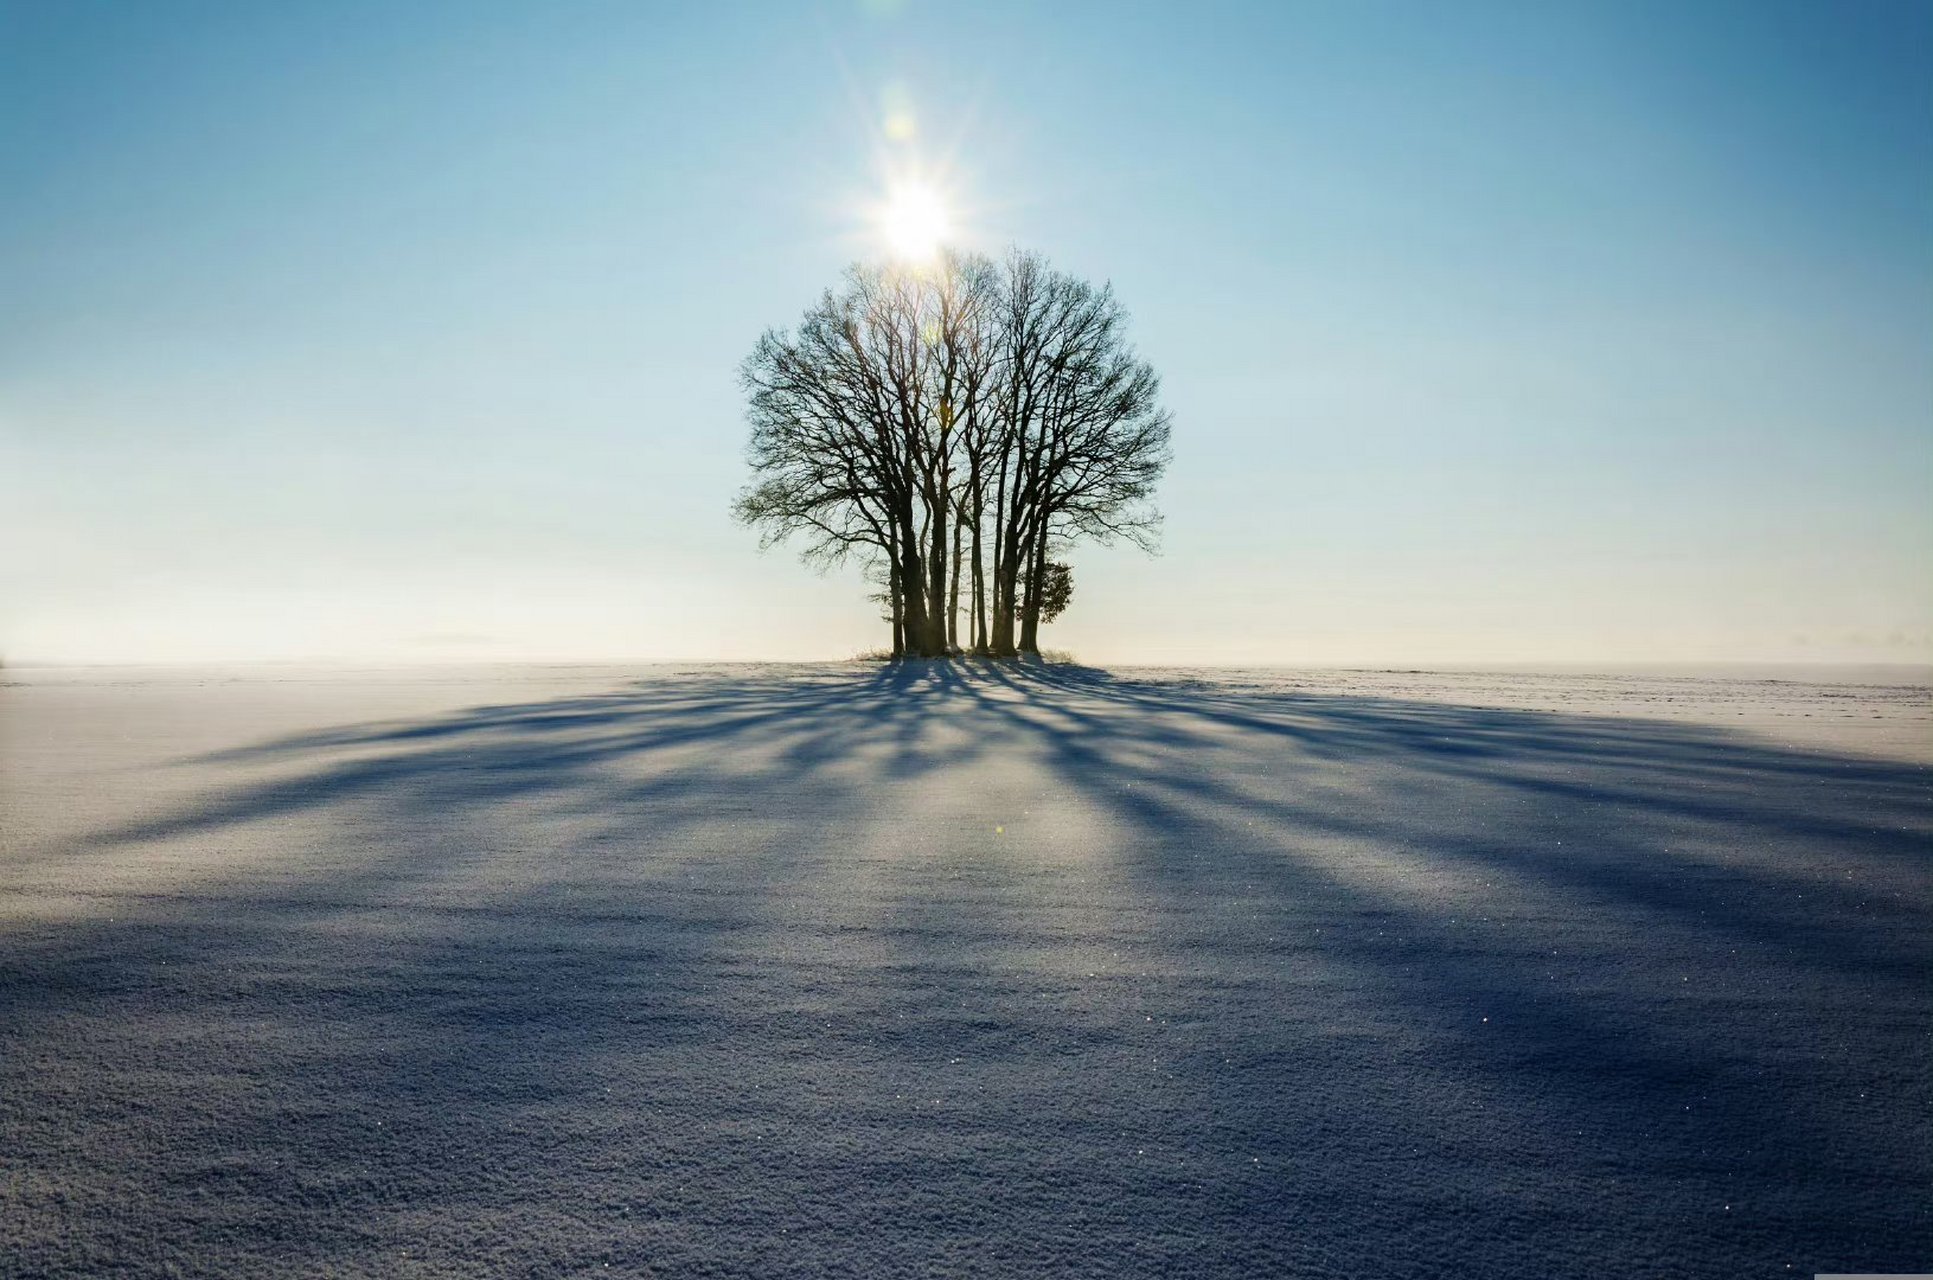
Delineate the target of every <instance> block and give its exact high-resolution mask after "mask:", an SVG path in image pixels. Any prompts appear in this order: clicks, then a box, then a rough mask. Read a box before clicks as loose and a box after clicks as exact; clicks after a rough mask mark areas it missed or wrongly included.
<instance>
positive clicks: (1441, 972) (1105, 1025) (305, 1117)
mask: <svg viewBox="0 0 1933 1280" xmlns="http://www.w3.org/2000/svg"><path fill="white" fill-rule="evenodd" d="M1929 763H1933V694H1929V691H1928V689H1927V688H1926V687H1924V685H1921V684H1916V683H1911V682H1905V683H1893V682H1889V680H1888V679H1887V678H1885V673H1881V678H1880V679H1879V680H1878V681H1877V682H1872V681H1870V680H1868V682H1866V683H1846V682H1844V681H1843V680H1837V679H1827V678H1825V677H1824V675H1822V674H1821V673H1817V672H1811V671H1800V672H1797V673H1785V674H1784V675H1783V676H1781V677H1779V678H1770V677H1767V676H1765V675H1764V674H1762V673H1761V674H1751V673H1744V674H1738V673H1734V674H1732V675H1729V676H1727V677H1726V678H1713V677H1709V676H1706V677H1692V676H1685V675H1668V674H1662V673H1658V672H1635V673H1632V672H1627V673H1622V674H1617V675H1612V676H1586V675H1577V674H1570V673H1553V672H1546V673H1541V674H1529V675H1513V674H1500V673H1486V672H1462V673H1429V672H1408V671H1404V672H1354V671H1319V672H1285V671H1208V670H1156V669H1128V670H1124V671H1121V672H1115V673H1108V672H1101V671H1094V670H1086V669H1078V668H1048V669H1045V670H1042V671H1035V672H1031V673H1016V672H1014V671H1012V670H1005V669H1001V670H996V669H991V668H983V667H972V666H965V667H959V666H946V665H936V666H931V667H927V666H917V665H915V666H910V667H886V666H862V665H857V664H840V665H825V666H732V667H723V666H721V667H703V666H660V667H652V668H644V669H626V668H617V667H498V668H488V669H485V668H474V669H457V668H449V669H439V668H422V669H413V670H404V669H398V670H387V671H376V670H366V671H314V670H299V669H276V668H255V669H247V670H244V669H236V670H233V671H219V672H217V671H187V670H173V671H163V670H147V671H144V670H136V669H130V668H121V669H115V668H97V669H91V670H79V669H69V670H61V669H53V668H27V669H22V670H11V669H10V670H7V671H4V672H0V1275H4V1276H12V1275H20V1276H82V1275H90V1276H91V1275H99V1274H103V1273H111V1272H112V1271H113V1270H114V1269H115V1268H121V1269H124V1270H125V1271H126V1272H127V1273H128V1274H135V1275H163V1274H170V1272H169V1270H168V1269H169V1268H171V1267H172V1268H175V1269H177V1270H178V1271H179V1272H180V1273H181V1274H208V1275H223V1276H259V1277H284V1276H292V1275H310V1274H330V1275H344V1276H391V1275H404V1276H408V1275H415V1276H475V1275H479V1274H503V1275H534V1276H550V1275H605V1274H715V1275H740V1274H760V1275H809V1274H828V1273H829V1274H846V1275H863V1276H885V1277H890V1276H916V1275H917V1276H924V1275H932V1274H976V1275H1039V1276H1049V1275H1094V1276H1102V1275H1159V1276H1209V1275H1215V1276H1258V1275H1309V1276H1324V1277H1332V1276H1363V1277H1370V1276H1377V1277H1383V1276H1429V1275H1458V1276H1465V1275H1467V1276H1495V1277H1523V1278H1525V1280H1530V1278H1532V1277H1540V1278H1541V1277H1559V1276H1576V1277H1585V1276H1591V1277H1597V1276H1606V1275H1694V1276H1725V1277H1733V1276H1756V1275H1763V1276H1772V1275H1811V1274H1812V1273H1814V1272H1820V1271H1840V1272H1859V1271H1868V1272H1884V1271H1911V1270H1915V1269H1919V1270H1924V1269H1925V1267H1926V1265H1927V1259H1928V1258H1929V1257H1933V1213H1930V1212H1929V1209H1928V1207H1927V1206H1928V1204H1929V1203H1933V1200H1929V1197H1928V1196H1927V1195H1926V1191H1927V1188H1928V1186H1929V1183H1933V1114H1930V1113H1929V1111H1928V1109H1927V1105H1926V1104H1927V1099H1928V1097H1929V1096H1933V1056H1929V1053H1928V1050H1927V1033H1928V1029H1929V1027H1933V983H1929V982H1928V980H1927V975H1928V974H1929V973H1933V864H1930V863H1929V853H1930V852H1933V839H1930V837H1933V774H1929V771H1928V765H1929Z"/></svg>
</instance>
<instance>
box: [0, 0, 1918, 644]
mask: <svg viewBox="0 0 1933 1280" xmlns="http://www.w3.org/2000/svg"><path fill="white" fill-rule="evenodd" d="M1929 50H1933V16H1929V14H1928V11H1926V10H1925V9H1923V8H1919V7H1916V6H1912V5H1907V4H1878V3H1867V4H1859V5H1851V6H1842V7H1837V8H1833V9H1830V10H1827V9H1823V8H1815V7H1810V6H1803V5H1796V4H1794V5H1757V4H1753V5H1745V4H1735V5H1732V4H1709V5H1701V6H1697V7H1695V8H1686V7H1680V6H1665V5H1617V6H1610V5H1605V6H1573V7H1566V8H1565V9H1564V10H1563V11H1562V12H1536V11H1527V10H1523V9H1521V8H1505V7H1501V6H1499V7H1487V8H1470V9H1464V10H1460V11H1457V12H1454V13H1452V12H1449V11H1429V10H1426V9H1423V8H1421V7H1402V6H1388V7H1384V6H1361V7H1351V8H1349V9H1348V10H1346V11H1345V10H1343V9H1340V8H1335V7H1322V6H1314V5H1253V6H1245V5H1226V6H1219V7H1211V8H1208V9H1205V10H1201V11H1199V13H1197V11H1194V10H1190V11H1187V12H1183V11H1180V10H1176V11H1172V12H1167V13H1158V12H1137V13H1119V12H1115V11H1114V10H1113V9H1112V8H1110V7H1107V6H1083V5H1067V6H1056V7H1054V8H1053V9H1051V10H1047V9H1033V8H1029V7H1024V6H1002V5H994V6H990V7H984V8H978V9H976V10H974V11H973V12H972V13H968V12H966V11H965V10H962V9H957V8H947V7H942V6H937V5H925V4H919V3H914V2H910V0H909V2H908V3H904V4H879V3H875V4H838V5H821V6H818V7H815V8H793V7H780V6H770V7H764V8H759V9H756V10H755V11H754V12H753V13H752V15H751V16H747V15H745V14H737V13H735V14H722V13H717V12H711V11H706V12H686V13H670V12H650V11H646V10H642V9H637V8H633V7H630V6H621V5H617V4H605V3H584V4H575V5H566V6H561V7H545V8H543V9H542V10H541V11H540V10H539V9H537V8H536V7H532V6H516V5H509V4H470V5H455V4H450V5H435V4H428V5H422V6H413V7H411V8H410V9H408V10H407V11H401V10H396V9H394V8H388V7H383V6H376V5H356V4H349V5H334V6H328V7H326V8H324V7H320V6H316V7H309V6H275V7H272V8H270V7H249V6H241V5H220V4H194V5H188V4H183V5H168V6H147V5H133V4H97V5H90V6H58V7H57V6H27V5H19V4H15V5H0V95H4V97H0V105H3V106H4V110H3V111H0V185H4V187H5V189H6V190H7V191H8V193H9V198H8V199H7V200H6V201H4V202H0V296H3V297H5V298H6V299H7V300H8V304H9V305H8V306H6V307H5V308H4V309H0V538H4V539H5V541H6V543H7V545H9V546H10V547H11V548H13V549H14V550H15V554H14V555H11V556H9V557H8V558H7V559H6V562H5V563H4V564H3V565H0V654H3V655H4V656H5V657H6V658H7V660H8V661H10V662H15V661H22V662H34V661H39V662H63V661H74V662H92V661H134V662H140V661H180V660H191V661H222V660H230V659H260V658H278V659H279V658H288V659H308V658H349V659H356V660H398V659H438V660H441V659H479V660H511V659H519V658H557V659H586V660H596V659H610V660H618V659H623V660H646V659H659V658H678V659H685V658H697V657H710V658H721V659H735V658H774V659H792V658H797V659H807V658H834V657H843V656H846V655H847V654H850V653H852V652H854V651H856V650H861V649H870V648H877V647H879V646H880V644H881V643H882V641H883V639H884V624H883V623H881V622H879V621H877V620H876V614H877V609H876V608H875V607H874V606H872V605H871V604H869V603H868V602H867V600H866V594H867V591H868V590H869V588H868V587H867V586H866V585H865V584H863V583H862V581H861V580H860V577H859V575H858V574H857V573H856V572H854V571H851V570H849V569H848V570H835V571H833V572H832V573H831V574H829V575H828V576H827V577H825V578H823V579H820V578H815V577H813V576H812V575H811V574H808V573H802V572H800V570H799V568H798V566H797V565H796V564H794V563H793V560H792V557H791V556H790V555H789V554H788V553H786V552H784V551H779V550H774V551H771V552H768V553H766V554H764V555H760V554H758V552H757V550H756V538H755V536H754V535H753V534H751V533H749V532H748V531H746V530H744V529H741V528H739V527H736V526H735V525H733V524H732V522H731V520H730V517H729V512H728V509H727V508H728V503H729V501H730V498H731V495H732V494H733V492H734V491H735V490H737V489H738V488H739V486H740V485H741V484H742V483H743V482H744V480H745V459H744V447H745V434H746V429H745V405H744V401H743V396H742V394H741V392H740V389H739V387H738V386H737V384H736V382H735V381H734V371H735V369H736V368H737V367H738V365H739V363H740V361H741V360H742V359H743V358H744V357H745V355H746V352H747V351H748V350H749V349H750V347H751V346H752V344H753V342H754V341H755V340H756V339H757V337H758V335H759V333H760V332H761V331H762V330H764V329H766V328H768V327H772V326H783V325H788V324H791V323H793V322H794V321H795V320H796V319H797V317H798V316H799V314H800V313H801V311H802V310H803V309H804V308H806V307H807V306H808V305H809V304H811V303H812V302H813V300H814V299H815V298H817V297H818V295H819V294H820V292H821V291H822V290H824V289H825V288H827V287H828V286H830V285H831V284H833V283H834V282H835V281H836V279H837V278H838V276H839V273H840V272H841V270H842V269H843V268H844V267H845V266H846V265H847V264H848V263H850V262H852V261H854V260H872V259H878V258H881V257H884V256H890V255H892V254H895V253H900V254H903V253H906V252H909V251H919V250H921V249H923V248H924V247H925V246H926V245H927V244H928V242H935V243H937V242H939V241H941V240H943V241H944V242H945V243H947V244H949V245H953V246H955V247H958V248H961V249H964V250H968V251H980V252H987V253H992V254H998V253H1000V252H1002V251H1003V250H1004V249H1005V248H1006V247H1007V246H1009V245H1018V246H1021V247H1023V248H1026V249H1029V250H1036V251H1039V252H1041V253H1044V254H1046V255H1047V256H1048V257H1050V258H1051V259H1052V260H1053V261H1054V262H1055V263H1056V264H1058V265H1059V266H1062V267H1064V268H1066V269H1068V270H1070V271H1072V272H1074V273H1076V274H1077V275H1079V276H1081V277H1084V278H1087V279H1091V280H1093V281H1096V282H1102V281H1106V282H1110V283H1111V284H1112V285H1113V287H1114V289H1115V291H1116V293H1117V295H1118V297H1119V298H1120V299H1121V301H1122V302H1123V303H1124V304H1125V306H1126V308H1127V310H1128V311H1129V312H1130V313H1131V315H1132V321H1133V337H1134V342H1135V347H1136V350H1137V351H1138V352H1139V354H1140V355H1141V356H1143V357H1145V358H1146V359H1147V360H1148V361H1149V362H1151V364H1152V366H1153V367H1154V368H1155V369H1156V370H1158V371H1159V373H1160V375H1161V378H1162V394H1163V398H1164V402H1165V404H1166V406H1167V407H1168V409H1169V410H1170V411H1171V412H1172V415H1173V420H1174V462H1173V465H1172V468H1171V469H1170V471H1169V473H1168V475H1167V477H1166V479H1165V480H1164V482H1163V484H1162V487H1161V489H1160V493H1159V498H1158V505H1159V506H1160V508H1161V510H1162V512H1163V513H1164V516H1165V526H1164V529H1163V533H1162V554H1161V555H1160V557H1159V558H1157V559H1154V560H1148V559H1145V558H1143V557H1141V556H1140V555H1139V554H1138V553H1135V552H1133V551H1132V550H1129V549H1116V550H1101V549H1095V548H1091V547H1082V548H1080V549H1078V551H1077V552H1076V553H1075V554H1074V555H1073V557H1072V562H1073V564H1074V567H1075V570H1076V574H1077V579H1076V580H1077V583H1078V587H1077V591H1076V594H1075V598H1074V601H1073V604H1072V606H1071V607H1070V608H1069V610H1068V611H1067V613H1066V616H1065V617H1064V618H1062V619H1060V620H1058V621H1056V622H1054V623H1052V624H1051V625H1050V626H1048V627H1047V628H1046V629H1045V630H1044V632H1043V637H1044V639H1043V643H1045V644H1047V645H1049V646H1051V647H1053V648H1063V649H1071V650H1073V651H1075V652H1076V653H1078V654H1079V655H1080V656H1081V657H1082V658H1083V659H1086V660H1090V661H1096V662H1153V663H1214V662H1226V663H1260V662H1270V663H1336V662H1363V663H1382V662H1389V663H1410V662H1422V663H1432V662H1434V663H1612V662H1640V661H1654V662H1713V661H1726V662H1731V661H1764V662H1785V663H1790V662H1806V661H1831V662H1856V663H1894V662H1912V663H1923V662H1926V661H1929V660H1933V579H1930V578H1929V575H1928V574H1927V572H1926V568H1927V565H1928V562H1929V553H1930V552H1933V513H1930V512H1929V507H1928V504H1927V503H1926V501H1925V497H1924V495H1925V492H1926V482H1927V480H1928V479H1929V476H1933V432H1929V425H1930V424H1933V242H1929V240H1928V238H1927V237H1926V235H1925V229H1926V227H1927V226H1928V225H1933V183H1929V182H1928V175H1929V172H1930V171H1933V124H1929V123H1928V122H1929V121H1933V52H1929Z"/></svg>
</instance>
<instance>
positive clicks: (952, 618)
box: [946, 512, 965, 653]
mask: <svg viewBox="0 0 1933 1280" xmlns="http://www.w3.org/2000/svg"><path fill="white" fill-rule="evenodd" d="M964 523H965V521H963V520H962V519H960V515H959V513H958V512H955V513H954V515H953V561H952V563H951V564H949V565H948V566H947V572H948V575H949V577H950V579H951V581H950V582H949V583H948V584H947V589H946V649H947V652H948V653H952V652H953V651H954V650H956V649H958V648H959V647H960V526H961V525H962V524H964Z"/></svg>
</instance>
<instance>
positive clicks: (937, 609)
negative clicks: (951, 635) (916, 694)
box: [925, 498, 946, 658]
mask: <svg viewBox="0 0 1933 1280" xmlns="http://www.w3.org/2000/svg"><path fill="white" fill-rule="evenodd" d="M932 508H933V510H932V516H933V531H932V532H933V546H932V551H933V553H932V555H931V556H929V557H928V558H927V562H926V572H927V584H926V586H927V595H926V601H927V617H926V630H927V640H926V645H925V649H926V656H928V657H929V658H937V657H939V656H940V655H941V654H943V653H945V652H946V500H945V499H944V498H941V499H940V500H939V501H938V502H935V503H933V504H932Z"/></svg>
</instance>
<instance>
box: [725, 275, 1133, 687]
mask: <svg viewBox="0 0 1933 1280" xmlns="http://www.w3.org/2000/svg"><path fill="white" fill-rule="evenodd" d="M1126 330H1127V316H1126V313H1125V312H1124V311H1123V310H1122V308H1121V306H1120V304H1119V303H1118V302H1117V301H1116V300H1115V298H1114V295H1113V293H1112V291H1111V290H1110V289H1108V288H1106V287H1101V288H1096V287H1095V286H1093V285H1090V284H1088V283H1086V282H1085V281H1081V280H1077V279H1075V278H1073V277H1071V276H1067V275H1064V274H1062V273H1059V272H1056V271H1054V270H1053V269H1052V268H1051V267H1049V266H1048V265H1047V263H1046V262H1045V260H1043V259H1042V258H1040V257H1039V256H1037V255H1034V254H1027V253H1021V252H1017V251H1016V252H1014V253H1012V254H1010V255H1008V257H1007V258H1006V259H1005V260H1004V261H1002V262H1000V263H997V264H996V263H994V262H991V261H989V260H988V259H985V258H982V257H977V256H966V255H948V256H946V257H944V258H943V259H942V260H941V261H940V262H939V263H938V264H937V265H935V266H934V267H932V268H930V269H924V270H915V269H911V268H893V267H880V266H863V265H862V266H855V267H853V268H851V269H850V270H848V271H847V273H846V276H845V279H844V282H843V284H842V286H841V288H839V289H838V290H836V291H830V292H827V293H826V294H824V295H823V296H822V297H821V298H820V299H819V301H818V302H817V303H816V304H814V305H813V306H812V307H811V308H810V309H808V310H807V312H806V313H805V315H804V317H803V318H802V319H801V321H800V323H799V325H798V327H797V328H796V329H795V330H793V331H791V332H789V333H788V332H781V331H777V330H774V331H768V332H767V333H766V334H765V335H764V336H763V337H761V338H760V339H759V341H758V344H757V345H756V346H755V347H754V348H753V350H752V354H751V355H750V356H749V357H748V358H747V359H746V361H745V363H744V365H743V366H742V367H741V370H740V378H741V382H742V384H743V386H744V388H745V391H746V396H747V417H748V420H749V422H750V425H751V438H750V442H749V444H748V446H747V461H748V462H749V463H750V465H751V469H752V480H751V483H750V484H748V485H747V486H746V488H745V489H744V490H743V491H741V493H740V494H739V496H738V499H737V501H736V503H735V505H734V514H735V515H736V516H737V517H738V519H740V520H741V521H743V522H744V523H746V524H748V525H751V526H754V527H756V528H758V529H759V531H760V533H761V536H762V544H763V545H764V546H767V547H769V546H772V545H774V544H777V543H780V542H788V541H789V542H796V543H798V544H799V545H800V549H801V552H802V554H803V556H804V558H805V559H806V560H807V561H808V562H809V563H813V564H816V565H818V566H819V567H821V568H827V567H830V566H832V565H834V564H838V563H841V562H843V561H845V560H847V559H848V558H853V557H857V558H859V559H860V560H862V561H863V562H864V563H865V564H866V565H867V566H868V573H869V575H870V576H871V577H873V578H874V579H876V580H880V584H881V585H882V586H883V588H884V590H885V592H886V594H887V597H888V603H889V609H888V615H889V617H890V619H891V621H892V627H893V652H894V654H895V655H904V654H916V655H926V656H931V655H937V654H942V653H946V652H950V651H953V650H956V649H959V648H961V647H963V646H961V644H960V626H959V623H960V614H961V612H962V599H961V588H962V574H963V571H965V578H966V587H967V591H968V598H967V599H966V601H965V605H966V612H967V614H968V617H967V642H968V647H971V648H972V649H973V650H975V651H976V652H983V653H994V654H999V655H1006V656H1011V655H1013V654H1015V653H1017V652H1037V651H1038V648H1039V643H1038V635H1039V627H1040V624H1041V623H1042V622H1045V621H1052V620H1053V618H1055V617H1057V616H1058V615H1059V614H1060V612H1061V611H1062V610H1063V609H1065V608H1066V606H1067V603H1068V600H1069V599H1070V598H1071V595H1072V583H1073V580H1072V575H1071V571H1070V570H1068V568H1067V566H1066V565H1065V564H1062V563H1060V562H1058V561H1051V560H1049V559H1048V547H1049V544H1050V543H1051V544H1052V545H1054V546H1056V547H1059V546H1064V545H1070V544H1072V543H1073V542H1076V541H1078V540H1081V539H1089V540H1093V541H1098V542H1103V543H1105V542H1110V541H1113V540H1114V539H1116V538H1125V539H1127V540H1128V541H1130V542H1132V543H1134V544H1136V545H1138V546H1141V547H1143V548H1144V549H1147V550H1152V549H1153V545H1154V535H1155V532H1156V530H1157V529H1158V527H1159V519H1160V518H1159V515H1158V513H1157V512H1156V511H1155V510H1154V507H1153V505H1152V499H1153V495H1154V489H1155V486H1156V484H1157V483H1158V482H1159V480H1160V478H1161V475H1162V473H1163V471H1164V470H1165V468H1166V466H1167V463H1168V457H1169V453H1168V441H1169V417H1168V414H1167V412H1166V411H1165V410H1164V409H1162V408H1161V406H1160V403H1159V389H1160V383H1159V380H1158V379H1157V377H1156V376H1155V374H1154V371H1153V369H1152V368H1150V367H1149V366H1148V364H1147V363H1146V362H1145V361H1143V360H1141V359H1140V357H1139V356H1138V355H1136V354H1135V353H1134V351H1133V349H1132V348H1131V347H1130V346H1129V345H1128V342H1127V336H1126ZM963 562H966V563H963Z"/></svg>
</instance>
